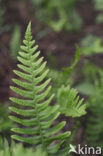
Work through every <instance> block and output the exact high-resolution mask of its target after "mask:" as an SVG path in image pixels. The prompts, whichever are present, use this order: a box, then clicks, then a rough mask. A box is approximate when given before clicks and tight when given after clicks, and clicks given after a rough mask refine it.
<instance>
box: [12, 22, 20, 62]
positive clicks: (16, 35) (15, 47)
mask: <svg viewBox="0 0 103 156" xmlns="http://www.w3.org/2000/svg"><path fill="white" fill-rule="evenodd" d="M20 42H21V32H20V27H19V26H18V25H16V26H15V28H14V30H13V34H12V37H11V40H10V55H11V58H12V60H13V61H15V62H16V61H17V52H18V51H19V47H20Z"/></svg>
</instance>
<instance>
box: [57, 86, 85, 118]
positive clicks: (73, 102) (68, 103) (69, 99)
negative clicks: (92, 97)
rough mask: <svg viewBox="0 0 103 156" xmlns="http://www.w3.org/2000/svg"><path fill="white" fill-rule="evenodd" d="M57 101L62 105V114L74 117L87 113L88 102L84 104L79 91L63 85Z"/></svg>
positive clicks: (60, 108)
mask: <svg viewBox="0 0 103 156" xmlns="http://www.w3.org/2000/svg"><path fill="white" fill-rule="evenodd" d="M57 102H58V104H59V105H60V107H59V110H60V112H61V113H62V114H65V115H66V116H72V117H80V116H82V115H84V114H86V111H85V109H86V104H83V99H80V97H79V95H78V92H77V91H76V90H75V89H73V88H72V89H71V88H70V86H69V85H68V86H67V87H65V86H62V87H61V88H60V89H59V90H58V93H57Z"/></svg>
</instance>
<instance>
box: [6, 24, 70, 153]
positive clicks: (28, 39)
mask: <svg viewBox="0 0 103 156" xmlns="http://www.w3.org/2000/svg"><path fill="white" fill-rule="evenodd" d="M23 43H24V45H23V46H21V51H20V52H19V53H18V54H19V56H18V60H19V62H20V64H18V70H14V73H15V74H16V75H17V76H18V77H19V80H18V78H15V79H13V82H14V83H15V84H16V87H14V86H12V87H11V89H12V90H13V91H14V92H15V93H17V94H18V97H11V98H10V100H11V101H12V102H13V104H14V106H13V107H10V110H11V111H12V112H14V113H16V116H13V115H12V116H10V117H9V118H10V119H11V120H13V121H14V122H16V123H19V124H20V125H21V126H20V127H19V126H18V127H17V128H12V131H13V132H15V133H16V134H15V135H13V136H12V138H13V139H16V140H18V141H23V142H26V143H30V144H35V145H41V146H42V147H43V149H44V150H46V151H47V153H56V152H57V151H58V149H59V148H60V146H61V144H62V143H63V142H64V139H66V138H68V137H69V136H70V132H65V133H59V132H60V131H61V129H62V128H63V127H64V126H65V124H66V123H65V122H61V123H59V124H57V125H55V126H52V124H53V122H54V120H55V119H57V117H58V116H59V114H60V112H59V111H58V109H59V107H58V105H55V106H50V102H51V101H52V99H53V96H54V95H50V94H49V93H50V90H51V86H50V79H46V76H47V74H48V70H47V69H46V68H45V67H46V62H44V63H43V62H42V61H43V57H41V58H39V54H40V52H39V51H37V48H38V46H37V45H35V46H34V47H33V45H34V44H35V41H34V40H33V41H32V35H31V23H29V25H28V27H27V30H26V33H25V39H24V41H23ZM36 51H37V52H36ZM49 95H50V96H49ZM22 106H23V107H22ZM24 108H25V109H24ZM18 115H19V116H18ZM51 126H52V127H51ZM58 133H59V134H58ZM19 134H20V135H19ZM24 134H25V135H24ZM25 136H26V137H25ZM53 141H58V143H57V144H55V145H52V146H51V145H50V144H51V143H52V142H53Z"/></svg>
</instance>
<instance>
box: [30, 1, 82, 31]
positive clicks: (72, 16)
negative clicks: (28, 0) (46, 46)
mask: <svg viewBox="0 0 103 156" xmlns="http://www.w3.org/2000/svg"><path fill="white" fill-rule="evenodd" d="M78 1H80V0H78ZM32 2H33V4H34V7H35V15H36V17H37V18H38V19H39V20H40V21H41V22H43V23H44V24H46V25H48V26H49V27H51V28H52V29H53V30H54V31H56V32H59V31H61V30H67V31H78V30H80V28H81V26H82V19H81V17H80V15H79V13H78V11H77V10H76V8H75V3H76V2H77V1H76V0H66V1H62V0H57V1H55V0H49V1H46V0H32Z"/></svg>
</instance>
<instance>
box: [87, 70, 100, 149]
mask: <svg viewBox="0 0 103 156" xmlns="http://www.w3.org/2000/svg"><path fill="white" fill-rule="evenodd" d="M99 74H100V78H99V81H97V82H96V84H95V88H94V90H95V92H94V94H92V96H90V98H89V100H88V109H89V113H90V115H89V116H88V122H87V129H86V132H87V136H88V137H87V140H88V144H90V145H92V146H94V147H97V146H99V147H103V141H102V140H103V71H99Z"/></svg>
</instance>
